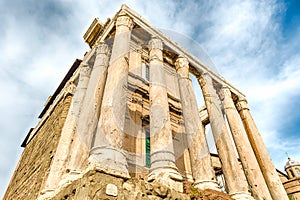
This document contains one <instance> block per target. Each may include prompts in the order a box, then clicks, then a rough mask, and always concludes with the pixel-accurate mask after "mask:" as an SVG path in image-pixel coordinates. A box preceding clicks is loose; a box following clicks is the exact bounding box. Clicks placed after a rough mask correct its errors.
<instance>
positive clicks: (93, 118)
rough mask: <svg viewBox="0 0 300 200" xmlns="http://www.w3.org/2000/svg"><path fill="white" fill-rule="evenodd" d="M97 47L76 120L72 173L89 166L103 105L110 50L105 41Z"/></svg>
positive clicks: (69, 166)
mask: <svg viewBox="0 0 300 200" xmlns="http://www.w3.org/2000/svg"><path fill="white" fill-rule="evenodd" d="M96 48H97V49H96V58H95V62H94V65H93V68H92V72H91V76H90V80H89V84H88V87H87V89H86V94H85V97H84V99H83V102H82V105H81V109H80V114H79V117H78V120H77V121H76V134H75V135H74V139H73V145H72V146H73V148H72V154H71V156H70V161H69V163H68V170H69V171H70V175H76V174H79V173H81V171H82V170H83V169H84V168H85V167H86V166H87V159H88V157H89V151H90V148H91V143H92V139H93V136H94V133H95V130H96V127H97V122H98V119H99V110H100V109H99V106H100V105H101V100H102V96H103V90H104V86H105V80H106V76H107V66H108V52H109V50H108V46H107V45H106V44H104V43H102V44H100V45H99V46H98V47H96ZM78 92H79V91H78Z"/></svg>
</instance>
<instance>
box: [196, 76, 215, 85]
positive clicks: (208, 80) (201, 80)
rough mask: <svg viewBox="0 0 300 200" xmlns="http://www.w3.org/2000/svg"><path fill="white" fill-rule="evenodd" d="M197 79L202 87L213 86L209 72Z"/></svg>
mask: <svg viewBox="0 0 300 200" xmlns="http://www.w3.org/2000/svg"><path fill="white" fill-rule="evenodd" d="M197 79H198V82H199V84H200V86H201V87H204V86H206V85H207V84H212V79H211V77H210V75H209V74H208V73H207V72H203V73H202V74H201V75H200V76H198V77H197Z"/></svg>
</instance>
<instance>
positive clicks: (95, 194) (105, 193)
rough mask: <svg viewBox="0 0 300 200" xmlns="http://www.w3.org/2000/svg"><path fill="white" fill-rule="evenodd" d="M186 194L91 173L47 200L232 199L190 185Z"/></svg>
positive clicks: (85, 174) (143, 181)
mask: <svg viewBox="0 0 300 200" xmlns="http://www.w3.org/2000/svg"><path fill="white" fill-rule="evenodd" d="M183 185H184V187H183V191H184V192H183V193H181V192H177V191H175V190H171V189H170V188H168V187H167V186H165V185H161V184H160V183H158V182H155V181H154V182H151V183H149V182H147V181H145V180H142V179H136V178H131V179H124V178H120V177H115V176H112V175H109V174H105V173H103V172H100V171H97V170H95V169H91V170H89V171H86V172H85V173H84V174H83V175H82V176H80V177H79V178H78V179H77V180H74V181H72V182H69V183H68V184H66V185H63V186H61V187H60V188H59V189H58V190H57V191H58V193H55V192H54V193H53V195H52V197H49V196H48V197H44V198H39V199H47V200H61V199H68V200H76V199H85V200H92V199H109V200H112V199H122V200H123V199H124V200H147V199H151V200H160V199H181V200H188V199H205V200H213V199H219V200H231V198H230V197H229V195H227V194H224V193H222V192H218V191H214V190H210V189H207V190H204V191H201V190H199V189H196V188H195V187H193V186H192V185H191V183H189V182H185V183H184V184H183Z"/></svg>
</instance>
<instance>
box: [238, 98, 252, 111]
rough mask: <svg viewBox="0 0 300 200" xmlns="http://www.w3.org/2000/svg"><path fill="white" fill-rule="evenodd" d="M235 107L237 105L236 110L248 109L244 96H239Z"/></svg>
mask: <svg viewBox="0 0 300 200" xmlns="http://www.w3.org/2000/svg"><path fill="white" fill-rule="evenodd" d="M236 107H237V109H238V111H241V110H249V107H248V102H247V100H246V99H245V98H244V97H239V99H238V102H237V104H236Z"/></svg>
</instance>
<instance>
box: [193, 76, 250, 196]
mask: <svg viewBox="0 0 300 200" xmlns="http://www.w3.org/2000/svg"><path fill="white" fill-rule="evenodd" d="M198 81H199V84H200V86H201V89H202V93H203V96H204V100H205V104H206V108H207V112H208V116H209V121H210V125H211V129H212V132H213V136H214V140H215V144H216V147H217V151H218V154H219V157H220V160H221V162H222V171H223V174H224V177H225V180H226V184H227V187H228V190H229V194H230V195H231V196H232V198H234V199H252V197H251V196H250V194H249V193H248V184H247V181H246V178H245V175H244V173H243V170H242V169H241V167H240V166H239V163H238V160H237V157H236V154H235V152H234V147H233V144H232V141H231V139H230V135H229V133H228V130H227V127H226V122H225V120H224V118H223V113H222V110H221V108H220V102H219V101H218V96H217V93H216V90H215V88H214V87H213V82H212V79H211V77H210V76H209V75H208V74H207V73H204V74H202V75H201V76H200V77H198Z"/></svg>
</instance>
